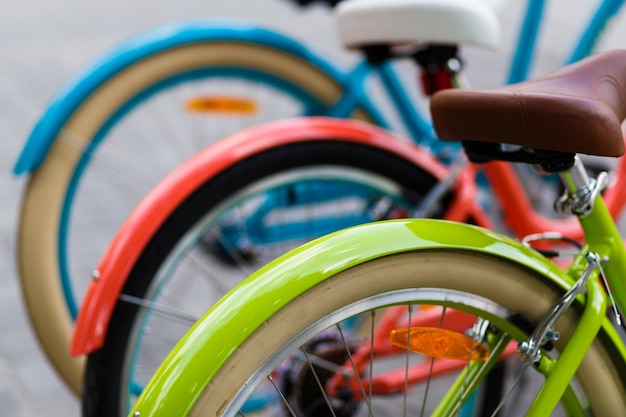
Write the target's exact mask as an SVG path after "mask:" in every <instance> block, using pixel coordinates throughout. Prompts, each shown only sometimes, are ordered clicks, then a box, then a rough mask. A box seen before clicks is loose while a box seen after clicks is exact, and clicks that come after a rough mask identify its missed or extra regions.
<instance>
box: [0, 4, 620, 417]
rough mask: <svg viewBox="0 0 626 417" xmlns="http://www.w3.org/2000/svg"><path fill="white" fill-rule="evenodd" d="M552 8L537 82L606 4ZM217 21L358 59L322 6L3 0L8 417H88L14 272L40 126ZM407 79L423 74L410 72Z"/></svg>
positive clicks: (509, 15) (0, 247)
mask: <svg viewBox="0 0 626 417" xmlns="http://www.w3.org/2000/svg"><path fill="white" fill-rule="evenodd" d="M547 4H548V7H547V11H546V15H545V19H544V26H543V29H542V32H541V41H540V44H539V52H538V57H537V65H536V66H535V67H534V68H533V71H532V72H533V74H536V75H538V74H541V73H544V72H546V71H549V70H551V69H554V68H556V67H558V66H559V65H560V64H561V63H563V61H564V60H565V59H566V57H567V56H568V55H569V54H570V52H571V48H572V47H571V45H572V44H573V43H574V41H575V40H576V38H577V36H578V34H579V33H580V31H581V30H582V28H583V27H584V25H585V24H586V23H587V21H588V19H589V14H590V11H591V10H592V8H593V7H594V6H596V1H595V0H552V1H548V2H547ZM525 5H526V2H525V1H520V0H511V1H508V2H506V6H505V7H504V8H502V9H501V10H500V11H499V14H500V17H501V19H502V22H503V29H504V33H503V47H502V49H500V50H498V51H481V50H474V49H466V50H465V51H464V53H463V56H464V57H465V60H466V74H467V77H468V78H469V80H470V81H471V83H472V85H474V86H477V87H490V86H497V85H500V84H502V83H503V82H504V81H505V79H506V73H507V70H508V63H509V61H510V58H511V48H512V45H513V42H514V41H515V39H516V36H517V31H518V29H519V22H520V18H521V15H522V13H523V11H524V8H525ZM214 17H233V18H239V19H246V20H250V21H253V22H256V23H258V24H261V25H265V26H267V27H269V28H272V29H274V30H278V31H281V32H283V33H284V34H286V35H288V36H290V37H293V38H294V39H296V40H298V41H300V42H302V43H304V44H306V45H308V46H310V47H311V48H313V49H315V50H317V51H318V52H319V53H321V54H322V55H324V56H326V57H327V58H329V59H331V60H332V61H333V62H335V63H337V64H338V65H340V66H347V65H348V64H349V63H350V62H351V61H352V60H354V59H355V58H356V56H355V55H354V53H350V52H346V51H344V50H343V49H342V47H341V45H340V44H339V42H338V38H337V35H336V27H335V21H334V19H333V15H332V12H331V10H330V9H329V8H328V7H325V6H322V5H313V6H309V7H306V8H299V7H297V6H296V5H294V4H292V3H291V2H290V1H288V0H228V1H216V0H208V1H197V0H193V1H192V0H177V1H163V0H150V1H148V0H110V1H107V2H85V1H79V0H56V1H49V0H20V1H11V2H9V1H7V0H0V415H2V416H15V417H31V416H49V417H56V416H78V415H79V402H78V400H77V398H75V397H74V396H73V394H71V393H70V392H69V390H67V389H66V388H65V386H64V385H63V383H62V382H61V381H60V379H58V377H57V376H56V374H55V373H54V371H53V369H52V368H51V367H50V366H49V365H48V363H47V361H46V359H45V357H44V356H43V354H42V353H41V351H40V349H39V347H38V345H37V343H36V341H35V339H34V336H33V334H32V332H31V330H30V328H29V323H28V320H27V318H26V314H25V311H24V308H23V305H22V300H21V298H20V288H19V283H18V280H17V276H16V269H15V265H14V242H15V227H16V219H17V215H18V209H19V201H20V196H21V192H22V188H23V186H24V183H25V180H26V178H25V177H24V176H21V177H15V176H14V175H13V174H12V172H11V170H12V168H13V164H14V163H15V161H16V159H17V156H18V154H19V152H20V150H21V147H22V146H23V144H24V142H25V140H26V138H27V136H28V134H29V132H30V129H31V128H32V126H33V124H34V123H35V122H36V121H37V119H38V117H39V116H40V114H41V112H42V111H44V109H45V107H46V105H47V104H48V102H49V100H50V99H51V97H52V96H53V94H54V93H55V92H56V91H57V90H58V89H59V88H60V87H61V86H62V85H63V83H64V82H66V81H67V80H68V79H69V78H70V77H72V76H73V75H74V74H75V73H76V72H78V71H79V70H80V69H81V68H83V67H84V66H85V65H87V64H88V63H89V62H90V61H92V60H93V59H95V58H97V57H98V56H99V55H101V54H103V53H105V52H106V51H108V50H109V49H110V48H112V47H113V46H115V45H116V44H118V43H119V42H121V41H123V40H124V39H125V38H127V37H129V36H131V35H134V34H136V33H139V32H141V31H143V30H147V29H150V28H154V27H157V26H159V25H163V24H167V23H172V22H177V21H184V20H189V19H198V18H214ZM617 47H624V48H626V16H624V13H621V14H620V16H618V17H617V18H616V19H614V22H613V24H612V26H611V28H610V29H609V31H608V32H607V33H606V35H605V37H604V38H603V42H602V44H601V46H600V49H611V48H617ZM406 74H407V77H411V76H412V75H413V73H412V72H411V69H410V68H407V71H406Z"/></svg>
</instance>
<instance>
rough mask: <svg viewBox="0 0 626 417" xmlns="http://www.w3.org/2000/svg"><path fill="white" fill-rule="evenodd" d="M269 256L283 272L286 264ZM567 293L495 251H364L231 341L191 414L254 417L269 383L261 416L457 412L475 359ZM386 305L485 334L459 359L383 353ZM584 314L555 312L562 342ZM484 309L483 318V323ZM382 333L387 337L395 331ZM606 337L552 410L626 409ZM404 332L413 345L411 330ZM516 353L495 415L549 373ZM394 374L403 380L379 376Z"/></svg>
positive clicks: (494, 351)
mask: <svg viewBox="0 0 626 417" xmlns="http://www.w3.org/2000/svg"><path fill="white" fill-rule="evenodd" d="M320 256H323V255H320ZM273 266H274V267H278V269H277V270H280V267H281V266H283V267H284V266H285V265H281V264H280V263H278V264H274V265H273ZM283 282H287V285H289V283H288V281H283ZM292 289H293V288H292ZM285 291H286V293H289V291H288V290H287V289H286V288H285ZM561 294H562V292H561V290H559V289H557V288H555V287H554V286H553V285H551V284H550V283H549V282H548V281H547V280H546V279H542V277H540V276H538V275H537V274H536V273H535V272H532V271H529V270H526V269H524V268H522V267H520V266H519V265H514V264H513V263H511V262H510V261H508V260H505V259H502V258H495V257H494V256H493V255H487V254H479V253H470V252H468V251H463V250H436V249H435V250H432V249H431V250H428V249H426V250H419V251H413V252H405V253H400V254H394V255H389V256H385V257H381V258H377V259H375V260H371V261H367V262H364V263H361V264H359V265H356V266H354V267H351V268H348V269H346V270H344V271H342V272H339V273H336V274H335V275H332V276H331V277H330V278H327V279H325V280H323V281H321V282H320V283H318V284H317V285H313V286H310V287H309V289H308V290H305V291H303V292H297V293H290V295H289V297H291V298H290V299H291V301H288V302H286V303H285V304H284V305H283V307H281V308H280V309H279V310H278V311H276V312H274V313H273V314H272V315H271V316H270V317H269V319H267V320H264V322H263V325H262V327H261V328H259V329H257V330H256V331H254V332H252V333H251V335H249V336H248V337H247V338H246V339H245V341H243V342H242V343H241V344H238V347H237V349H235V350H233V351H232V353H231V354H230V356H229V357H228V359H226V361H225V362H224V363H223V364H222V365H221V366H220V367H219V369H218V370H217V372H216V373H215V374H214V376H213V377H212V378H211V380H210V382H209V383H208V385H207V386H206V388H205V389H204V391H203V392H202V393H201V394H200V395H199V396H198V397H197V401H196V402H195V404H193V405H189V410H190V411H189V415H194V416H195V415H211V416H232V415H237V413H238V412H239V411H242V413H243V414H244V415H250V414H249V413H248V414H247V412H248V411H250V410H251V409H252V408H253V407H254V406H255V404H256V397H255V395H257V396H258V395H259V393H260V392H262V393H263V395H264V396H265V397H266V398H268V397H269V398H272V400H273V401H269V400H268V401H266V402H265V403H264V409H263V412H264V414H263V415H298V416H307V415H337V416H338V415H342V416H345V415H350V416H352V415H356V416H360V415H374V416H378V415H398V414H402V415H438V416H451V415H454V416H457V415H459V411H458V408H459V406H460V404H461V403H462V402H463V399H464V398H467V397H469V395H467V394H466V392H469V391H471V390H472V389H473V388H474V387H475V382H476V380H474V379H472V378H468V377H467V375H468V372H467V369H472V372H470V373H469V374H470V375H472V376H474V375H480V372H481V371H480V370H479V369H478V370H477V368H481V367H482V366H485V367H486V368H487V369H488V367H489V364H490V363H493V361H494V360H495V359H496V357H497V356H498V354H500V353H502V352H503V351H504V352H506V351H507V349H506V348H504V346H509V342H508V341H510V340H513V341H518V340H523V339H524V338H525V337H526V335H527V334H528V332H529V331H532V327H533V323H534V324H536V323H538V321H540V320H541V319H542V318H543V317H544V315H545V314H546V312H547V311H548V309H549V308H550V306H551V305H552V304H553V303H554V302H555V301H556V300H557V299H558V298H559V296H560V295H561ZM232 295H233V296H237V295H238V294H237V293H236V292H235V293H233V294H232ZM390 308H393V309H400V310H401V314H400V315H399V317H400V318H399V319H398V320H396V321H394V323H395V324H396V326H397V327H395V328H394V329H399V330H400V331H402V330H406V329H407V328H408V327H409V326H410V327H413V328H422V327H421V326H433V327H434V328H436V329H446V330H453V331H454V333H455V334H457V335H462V334H464V332H465V331H466V330H470V329H472V330H473V331H474V333H475V334H482V335H483V336H484V339H483V341H481V342H479V341H477V340H474V339H472V338H469V339H470V340H472V341H471V342H470V343H471V347H469V345H468V347H467V350H465V352H464V353H463V355H464V356H465V358H461V357H460V356H459V357H458V360H455V361H453V362H454V363H453V364H450V363H449V361H450V360H449V359H444V358H438V359H435V360H432V359H431V357H430V356H427V355H422V354H420V353H417V351H419V349H420V348H419V347H418V348H416V351H409V349H406V348H404V347H402V348H397V349H396V350H395V351H394V352H393V355H392V356H391V357H389V356H384V355H382V354H379V353H378V349H379V348H380V347H381V346H380V344H379V345H375V343H378V342H375V343H374V342H372V340H380V339H376V335H375V334H374V333H375V332H376V331H377V330H378V329H379V328H380V327H382V324H381V321H380V320H379V317H380V316H382V317H384V316H385V314H386V313H385V311H389V310H388V309H390ZM420 311H426V312H429V313H430V314H432V317H431V319H430V320H429V321H428V322H427V323H429V324H424V322H423V321H420V315H419V314H418V313H419V312H420ZM579 313H580V312H579V311H577V309H576V308H570V309H569V310H568V311H567V312H566V314H565V315H564V316H563V317H562V318H561V319H560V320H559V322H558V323H557V327H558V329H557V330H561V331H564V333H562V335H563V336H564V337H563V338H562V339H561V340H563V339H566V338H567V335H568V334H569V330H571V328H572V326H573V323H575V322H576V320H578V319H579ZM357 317H360V318H361V319H362V320H364V322H365V324H364V325H363V326H362V327H363V329H365V330H366V332H361V333H359V334H357V335H355V334H353V333H352V332H351V331H350V328H349V324H348V323H350V322H351V321H353V320H354V319H355V318H357ZM479 318H482V319H485V320H486V322H483V323H482V325H480V326H477V323H479V321H478V319H479ZM225 321H228V319H226V318H225ZM477 329H487V330H486V332H484V333H483V332H480V331H479V330H477ZM435 332H436V333H437V334H438V335H441V334H443V331H439V330H435ZM413 335H414V336H413V337H414V338H415V339H414V343H415V344H416V345H419V343H420V342H422V341H424V339H423V338H422V337H421V336H419V335H418V333H413ZM378 336H380V334H378ZM383 336H387V337H385V339H384V340H385V341H387V340H389V332H386V333H384V334H383ZM604 336H605V335H603V334H600V335H599V337H598V338H597V339H596V341H595V342H594V343H593V345H592V347H591V349H590V350H589V352H588V353H587V355H586V357H585V359H584V361H583V364H582V365H581V367H580V368H579V370H578V372H577V374H576V380H575V381H572V383H571V385H570V389H568V390H567V391H566V396H564V397H563V398H562V401H561V403H560V404H559V406H558V407H557V410H556V411H555V412H554V413H553V414H551V415H557V416H560V415H568V416H583V415H596V416H607V415H623V414H624V412H626V408H625V407H626V405H625V404H624V399H625V398H626V397H625V396H624V393H625V390H624V381H623V375H624V373H623V371H624V369H623V368H624V364H623V363H614V362H613V361H612V356H611V355H612V354H613V353H614V352H615V350H614V346H612V345H610V344H608V343H607V342H606V339H605V338H604ZM447 340H450V339H447ZM400 341H401V342H404V343H406V342H407V340H406V337H405V339H404V340H402V339H400ZM387 343H388V342H387ZM483 344H484V345H486V346H487V347H489V348H490V349H491V352H490V355H489V359H488V360H487V361H485V362H480V361H478V360H476V361H471V362H472V366H475V367H473V368H468V367H466V365H468V363H469V362H470V361H469V357H470V355H472V356H471V357H473V358H476V356H473V352H479V351H480V350H481V349H479V347H480V346H483ZM494 344H495V345H494ZM427 345H428V344H427ZM427 348H428V347H427ZM427 348H422V349H427ZM513 348H515V345H513ZM560 348H561V345H560V344H559V343H558V342H557V343H556V345H555V346H554V348H553V349H552V350H551V351H550V353H549V354H550V356H552V357H558V351H559V349H560ZM513 350H515V349H513ZM371 351H373V352H374V353H373V354H372V355H371V356H370V354H369V352H371ZM363 353H366V354H367V355H366V357H367V358H369V360H368V361H367V366H358V364H359V363H360V359H361V358H362V357H363V356H364V355H363ZM208 360H209V361H210V359H208ZM511 361H512V362H515V363H516V364H517V365H518V366H514V367H511V368H510V369H509V370H508V371H511V374H509V375H508V376H507V378H506V379H505V383H504V384H503V385H504V387H503V389H504V396H503V398H504V402H503V403H502V407H503V408H501V409H500V411H499V412H500V414H498V415H506V416H518V415H526V411H527V410H528V406H529V404H530V402H531V401H532V400H534V398H535V392H536V391H533V390H534V389H537V388H538V385H539V384H540V383H541V380H542V379H543V375H542V374H540V373H539V372H534V371H535V369H534V367H533V366H530V367H528V366H525V365H523V364H521V363H519V362H517V359H511V360H510V361H508V362H511ZM370 364H371V365H370ZM446 365H451V366H449V367H445V366H446ZM420 367H421V368H424V369H425V370H426V371H427V372H426V373H425V374H424V375H421V376H419V377H416V374H414V373H413V371H414V370H415V369H419V368H420ZM444 367H445V368H444ZM431 371H432V372H431ZM435 371H436V376H435ZM474 371H476V373H474ZM512 371H515V373H512ZM355 375H358V378H357V377H355ZM386 375H396V376H398V377H399V379H398V380H397V381H395V382H392V383H390V385H382V384H380V381H381V378H383V377H385V376H386ZM620 375H621V376H620ZM392 381H393V380H392ZM452 384H456V387H457V388H458V391H459V392H457V396H456V397H451V398H446V397H444V395H446V394H447V393H448V390H449V389H450V387H451V386H452ZM322 386H323V387H324V388H323V389H320V387H322ZM305 394H306V395H305ZM485 395H487V396H489V395H490V393H489V392H486V393H485ZM161 398H162V399H165V398H166V396H165V395H163V396H161ZM440 401H442V404H445V405H446V406H447V407H446V408H445V410H442V409H441V408H437V407H440V405H439V403H440ZM444 402H445V403H444ZM331 408H332V409H333V414H331V412H330V409H331ZM285 410H289V412H285ZM307 410H308V411H307ZM291 411H293V412H294V414H290V412H291ZM589 413H591V414H589ZM487 415H491V414H487Z"/></svg>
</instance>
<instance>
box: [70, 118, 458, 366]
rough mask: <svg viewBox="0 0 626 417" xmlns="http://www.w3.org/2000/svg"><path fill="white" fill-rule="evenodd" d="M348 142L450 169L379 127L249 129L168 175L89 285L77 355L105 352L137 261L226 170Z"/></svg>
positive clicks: (316, 123) (312, 122)
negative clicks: (254, 158)
mask: <svg viewBox="0 0 626 417" xmlns="http://www.w3.org/2000/svg"><path fill="white" fill-rule="evenodd" d="M318 140H326V141H327V140H344V141H345V140H347V141H354V142H359V143H364V144H369V145H371V146H375V147H378V148H380V149H381V150H386V151H389V152H392V153H394V154H398V155H400V156H402V157H404V158H405V159H408V160H411V161H413V162H414V163H415V164H416V165H418V166H420V167H422V168H423V169H424V170H426V171H428V172H430V173H432V174H433V176H435V177H436V178H443V177H444V176H445V174H446V172H447V169H446V168H445V167H444V166H443V165H442V164H441V163H440V162H439V161H438V160H436V159H435V158H434V157H433V156H432V155H431V154H429V153H427V152H425V151H424V150H421V149H419V148H418V147H417V146H415V145H414V144H412V143H411V142H409V141H407V140H405V139H402V138H400V137H398V136H396V135H394V134H392V133H390V132H387V131H385V130H382V129H380V128H378V127H375V126H373V125H369V124H366V123H363V122H357V121H353V120H343V119H331V118H325V117H309V118H295V119H288V120H281V121H277V122H271V123H267V124H263V125H260V126H256V127H252V128H249V129H246V130H243V131H241V132H239V133H236V134H233V135H231V136H228V137H227V138H225V139H223V140H221V141H219V142H215V143H213V144H211V145H210V146H208V147H206V148H205V149H204V150H202V151H200V152H199V153H198V154H196V155H194V156H193V157H192V158H190V159H189V160H187V161H186V162H184V163H183V164H182V165H180V166H179V167H178V168H177V169H175V170H174V171H173V172H172V173H170V174H169V175H168V176H166V177H165V178H164V179H163V180H162V181H161V182H159V184H158V185H157V186H156V187H155V188H154V189H152V191H150V193H149V194H148V195H147V196H146V197H145V198H144V199H143V200H142V201H141V202H140V203H139V205H138V206H137V207H136V208H135V210H134V211H133V212H132V214H131V215H130V216H129V217H128V218H127V219H126V221H125V222H124V224H123V225H122V227H121V228H120V229H119V231H118V232H117V234H116V235H115V237H114V238H113V240H112V242H111V243H110V245H109V247H108V248H107V250H106V252H105V253H104V255H103V257H102V258H101V260H100V263H99V264H98V267H97V270H96V271H97V273H96V274H95V276H94V278H93V279H92V281H91V282H90V283H89V286H88V289H87V293H86V296H85V298H84V301H83V303H82V306H81V308H80V311H79V314H78V317H77V320H76V324H75V329H74V334H73V337H72V341H71V344H70V353H71V354H72V355H76V356H77V355H82V354H88V353H90V352H93V351H94V350H97V349H99V348H100V347H101V346H102V344H103V342H104V337H105V335H106V332H107V327H108V325H109V321H110V318H111V315H112V313H113V309H114V307H115V304H116V302H117V300H118V298H119V295H120V292H121V290H122V288H123V287H124V284H125V282H126V279H127V277H128V274H129V273H130V271H131V269H132V267H133V265H134V264H135V262H136V261H137V258H138V257H139V255H140V254H141V253H142V251H143V249H144V248H145V246H146V245H147V244H148V242H149V241H150V239H151V237H152V236H153V235H154V234H155V233H156V231H157V230H158V229H159V227H160V226H161V224H162V223H163V222H164V221H165V220H166V219H167V218H168V216H169V215H170V214H171V213H172V212H173V211H174V210H175V209H176V207H178V205H179V204H181V202H182V201H184V200H185V198H187V197H188V196H189V195H190V194H191V193H193V192H194V191H195V190H196V189H197V188H198V187H200V186H201V185H202V184H204V183H205V182H206V181H207V180H209V179H210V178H211V177H213V176H215V175H216V174H218V173H219V172H220V171H222V170H224V169H225V168H227V167H229V166H231V165H232V164H235V163H237V162H238V161H241V160H243V159H245V158H246V157H249V156H251V155H254V154H256V153H259V152H262V151H264V150H266V149H268V148H272V147H275V146H280V145H284V144H289V143H297V142H305V141H318Z"/></svg>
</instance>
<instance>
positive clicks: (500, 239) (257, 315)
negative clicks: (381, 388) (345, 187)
mask: <svg viewBox="0 0 626 417" xmlns="http://www.w3.org/2000/svg"><path fill="white" fill-rule="evenodd" d="M424 249H456V250H467V251H473V252H477V253H483V254H490V255H493V256H497V257H500V258H504V259H507V260H509V261H512V262H514V263H517V264H520V265H522V266H524V267H526V268H528V269H530V270H533V271H536V272H538V273H540V274H542V275H544V276H545V277H546V278H547V279H548V280H550V281H551V282H552V283H554V284H556V285H558V286H559V287H561V288H563V289H566V288H569V287H570V286H571V284H572V282H573V280H572V278H571V277H569V276H568V275H567V274H566V273H565V272H563V271H562V270H560V269H559V268H558V267H557V266H556V265H555V264H554V263H552V262H550V261H549V260H547V259H546V258H544V257H543V256H541V255H539V254H538V253H537V252H535V251H533V250H531V249H529V248H526V247H524V246H523V245H522V244H520V243H519V242H517V241H515V240H513V239H510V238H508V237H505V236H502V235H500V234H498V233H495V232H492V231H489V230H487V229H483V228H479V227H475V226H470V225H466V224H462V223H454V222H448V221H443V220H432V219H402V220H389V221H382V222H375V223H370V224H366V225H360V226H355V227H353V228H349V229H345V230H341V231H339V232H335V233H332V234H330V235H328V236H325V237H322V238H320V239H317V240H315V241H312V242H310V243H308V244H306V245H304V246H301V247H300V248H297V249H295V250H293V251H291V252H289V253H287V254H285V255H283V256H281V257H280V258H278V259H276V260H275V261H273V262H271V263H269V264H268V265H266V266H265V267H263V268H262V269H260V270H259V271H257V272H256V273H254V274H253V275H251V276H250V277H249V278H247V279H246V280H244V281H243V282H242V283H240V284H239V285H238V286H237V287H236V288H235V289H233V290H232V291H231V292H230V293H229V294H227V295H226V296H225V297H224V298H223V299H222V300H221V301H220V302H218V303H217V304H216V305H215V306H213V307H212V308H211V309H210V310H209V311H208V312H207V313H206V314H205V315H204V316H203V317H202V318H201V319H200V320H199V321H198V322H197V323H196V324H195V325H194V326H193V327H192V329H191V330H190V331H189V332H188V333H187V334H186V335H185V336H184V337H183V338H182V339H181V340H180V341H179V343H178V344H177V345H176V347H175V348H174V349H173V350H172V351H171V352H170V354H169V355H168V357H167V358H166V359H165V361H164V362H163V363H162V364H161V366H160V367H159V369H158V370H157V372H156V373H155V375H154V376H153V378H152V380H151V381H150V383H149V384H148V385H147V386H146V387H145V389H144V391H143V393H142V395H141V396H140V398H139V400H138V401H137V403H136V404H135V406H134V408H133V411H132V412H131V414H130V415H131V416H141V417H148V416H150V417H165V416H167V417H172V416H179V415H180V416H183V415H187V414H188V413H189V411H190V409H191V407H192V406H193V404H194V403H195V401H196V399H197V397H198V396H199V394H200V393H201V392H202V390H203V389H204V388H205V387H206V385H207V384H208V382H209V381H210V380H211V378H212V377H213V375H215V373H216V372H217V371H218V370H219V369H220V367H221V366H222V364H223V363H224V362H225V361H226V359H227V358H228V357H229V356H230V354H231V353H232V352H233V351H234V350H236V348H237V346H239V345H240V344H241V343H242V342H243V341H244V340H245V339H246V338H247V337H248V336H249V335H250V334H251V333H252V332H253V331H254V330H255V329H257V328H258V327H259V326H260V325H261V324H262V323H263V322H265V321H266V320H267V319H268V318H269V317H270V316H272V315H273V314H274V313H275V312H276V311H278V310H279V309H280V308H281V307H282V306H284V305H285V304H287V303H288V302H290V301H291V300H293V299H294V298H296V297H297V296H298V295H299V294H301V293H303V292H304V291H306V290H307V289H309V288H311V287H313V286H314V285H316V284H318V283H319V282H321V281H323V280H324V279H326V278H328V277H331V276H333V275H335V274H337V273H338V272H341V271H343V270H346V269H348V268H350V267H353V266H355V265H358V264H360V263H363V262H366V261H369V260H372V259H376V258H380V257H383V256H387V255H392V254H395V253H401V252H407V251H415V250H424ZM603 328H604V330H605V331H606V333H607V334H608V336H609V337H610V339H611V340H612V341H614V342H615V343H614V344H615V346H618V347H619V348H618V351H619V352H617V353H618V354H619V355H620V356H622V357H623V358H625V359H626V349H624V348H623V345H622V344H621V343H620V342H619V336H618V335H617V333H616V332H615V330H614V329H613V327H612V326H611V325H610V323H609V322H608V320H605V322H604V323H603ZM233 329H236V331H233Z"/></svg>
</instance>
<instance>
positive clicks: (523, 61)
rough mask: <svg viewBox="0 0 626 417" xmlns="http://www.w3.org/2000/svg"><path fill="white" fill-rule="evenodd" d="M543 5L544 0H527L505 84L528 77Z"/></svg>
mask: <svg viewBox="0 0 626 417" xmlns="http://www.w3.org/2000/svg"><path fill="white" fill-rule="evenodd" d="M544 6H545V1H544V0H529V1H528V8H527V9H526V15H525V18H524V22H523V24H522V29H521V30H520V35H519V39H518V41H517V49H516V50H515V55H514V57H513V63H512V64H511V69H510V71H509V78H508V80H507V84H514V83H518V82H520V81H524V80H525V79H526V78H527V77H528V71H529V69H530V65H531V63H532V61H533V55H534V53H535V48H536V46H537V35H538V34H539V27H540V25H541V18H542V16H543V11H544V8H545V7H544Z"/></svg>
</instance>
